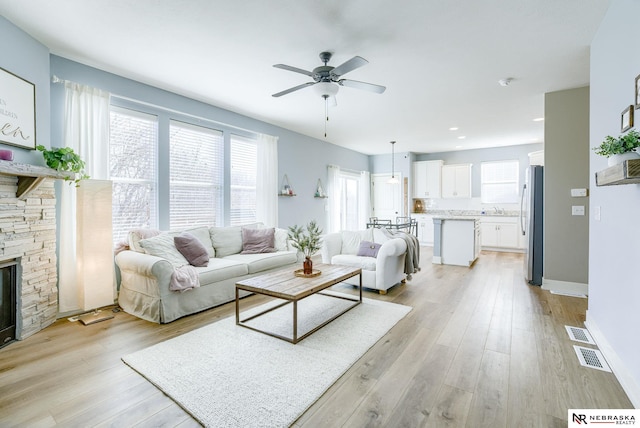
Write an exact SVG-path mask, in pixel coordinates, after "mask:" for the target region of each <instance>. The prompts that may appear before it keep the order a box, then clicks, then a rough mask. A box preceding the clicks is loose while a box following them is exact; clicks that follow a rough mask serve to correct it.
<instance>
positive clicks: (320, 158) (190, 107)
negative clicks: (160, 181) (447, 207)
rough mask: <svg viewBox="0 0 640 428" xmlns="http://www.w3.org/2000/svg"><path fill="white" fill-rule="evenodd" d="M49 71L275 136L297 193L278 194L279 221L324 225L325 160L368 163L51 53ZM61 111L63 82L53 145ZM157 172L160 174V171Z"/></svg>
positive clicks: (233, 128)
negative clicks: (321, 188)
mask: <svg viewBox="0 0 640 428" xmlns="http://www.w3.org/2000/svg"><path fill="white" fill-rule="evenodd" d="M51 74H52V75H55V76H57V77H59V78H60V79H64V80H70V81H73V82H77V83H83V84H87V85H90V86H93V87H97V88H100V89H104V90H106V91H109V92H110V93H112V94H113V95H115V96H121V97H126V98H129V99H133V100H136V101H139V102H142V103H147V104H151V105H153V106H158V107H161V108H164V109H170V110H174V111H178V112H182V113H184V114H188V115H192V116H196V117H202V118H206V119H208V120H210V121H213V122H216V123H217V124H219V125H220V126H216V128H217V129H220V130H222V131H228V132H236V133H237V132H238V131H237V130H238V129H244V130H250V131H253V132H255V133H264V134H270V135H275V136H277V137H279V141H278V169H279V171H278V182H279V183H281V182H282V178H283V176H284V174H287V176H288V178H289V182H290V184H291V186H292V187H293V189H294V190H295V192H296V194H297V196H296V197H293V198H286V197H279V198H278V205H279V219H278V220H279V225H280V226H281V227H287V226H290V225H293V224H304V223H307V222H308V221H309V220H313V219H315V220H317V221H318V223H319V225H320V227H322V228H323V229H324V228H325V226H326V212H325V203H326V200H324V199H315V198H314V197H313V195H314V193H315V189H316V184H317V181H318V179H319V178H320V179H321V180H322V182H323V183H324V184H325V185H326V182H327V165H329V164H336V165H339V166H340V167H342V168H348V169H353V170H368V169H369V157H368V156H367V155H364V154H361V153H358V152H355V151H353V150H348V149H345V148H343V147H339V146H336V145H334V144H330V143H327V142H325V141H322V140H319V139H315V138H311V137H308V136H305V135H301V134H298V133H295V132H292V131H289V130H287V129H284V128H280V127H277V126H274V125H271V124H268V123H265V122H262V121H259V120H256V119H252V118H249V117H246V116H242V115H240V114H237V113H233V112H231V111H228V110H224V109H221V108H218V107H215V106H212V105H209V104H205V103H202V102H199V101H195V100H193V99H190V98H186V97H183V96H180V95H176V94H174V93H171V92H167V91H164V90H161V89H158V88H155V87H152V86H149V85H145V84H142V83H140V82H136V81H133V80H130V79H126V78H123V77H120V76H117V75H115V74H111V73H107V72H104V71H101V70H98V69H95V68H92V67H88V66H86V65H83V64H79V63H77V62H74V61H70V60H68V59H65V58H61V57H58V56H55V55H52V56H51ZM63 111H64V86H63V85H61V84H53V85H52V88H51V118H52V121H51V136H52V137H51V138H52V144H53V145H54V146H60V145H62V136H63V128H62V127H63V123H64V121H63ZM156 113H159V114H161V115H162V114H164V115H168V113H166V112H165V113H162V110H161V109H158V110H156ZM160 120H162V119H160ZM160 173H161V174H162V171H160ZM161 210H162V207H161ZM165 223H166V224H165ZM167 224H168V220H167V218H166V216H161V224H160V227H161V228H166V227H167Z"/></svg>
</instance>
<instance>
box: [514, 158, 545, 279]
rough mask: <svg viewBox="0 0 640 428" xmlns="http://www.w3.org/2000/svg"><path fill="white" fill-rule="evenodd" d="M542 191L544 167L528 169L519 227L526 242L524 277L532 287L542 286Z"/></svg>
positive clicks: (521, 202)
mask: <svg viewBox="0 0 640 428" xmlns="http://www.w3.org/2000/svg"><path fill="white" fill-rule="evenodd" d="M543 189H544V167H542V166H539V165H532V166H530V167H528V168H527V172H526V174H525V183H524V186H523V188H522V200H521V201H520V227H521V229H522V234H523V235H524V236H525V241H526V246H525V257H524V277H525V279H526V280H527V282H528V283H529V284H532V285H542V273H543V266H542V251H543V249H542V238H543V232H542V226H543V222H542V217H543V214H544V213H543V208H542V204H543V197H542V196H543Z"/></svg>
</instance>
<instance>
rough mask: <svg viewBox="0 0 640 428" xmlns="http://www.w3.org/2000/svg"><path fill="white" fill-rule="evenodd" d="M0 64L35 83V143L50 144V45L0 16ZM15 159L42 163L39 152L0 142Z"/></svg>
mask: <svg viewBox="0 0 640 428" xmlns="http://www.w3.org/2000/svg"><path fill="white" fill-rule="evenodd" d="M0 40H2V53H1V54H0V67H2V68H4V69H5V70H7V71H10V72H11V73H13V74H15V75H17V76H20V77H22V78H23V79H25V80H27V81H29V82H31V83H33V84H34V85H35V87H36V144H42V145H43V146H45V147H49V146H50V144H49V134H50V132H49V129H50V127H49V124H50V121H49V49H47V48H46V47H45V46H43V45H42V44H40V43H39V42H37V41H36V40H35V39H33V38H32V37H31V36H29V35H28V34H26V33H25V32H23V31H22V30H20V29H19V28H17V27H16V26H14V25H13V24H11V23H10V22H9V21H7V20H6V19H4V18H3V17H1V16H0ZM0 148H1V149H9V150H12V151H13V158H14V160H15V161H16V162H22V163H30V164H34V165H44V161H43V160H42V155H41V153H40V152H36V151H34V150H29V149H24V148H20V147H14V146H10V145H7V144H2V143H0Z"/></svg>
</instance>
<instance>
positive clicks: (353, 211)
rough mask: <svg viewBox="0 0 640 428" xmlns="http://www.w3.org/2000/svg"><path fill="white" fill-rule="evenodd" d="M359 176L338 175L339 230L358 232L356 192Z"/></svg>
mask: <svg viewBox="0 0 640 428" xmlns="http://www.w3.org/2000/svg"><path fill="white" fill-rule="evenodd" d="M359 186H360V175H358V174H352V173H348V172H341V173H340V228H341V229H342V230H358V229H359V228H360V225H359V224H358V218H359V217H358V200H359V196H358V192H359Z"/></svg>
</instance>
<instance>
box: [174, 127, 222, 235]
mask: <svg viewBox="0 0 640 428" xmlns="http://www.w3.org/2000/svg"><path fill="white" fill-rule="evenodd" d="M169 135H170V136H169V144H170V147H171V148H170V190H169V199H170V201H169V227H170V228H171V229H179V228H184V227H187V226H194V225H207V226H217V225H222V224H223V223H224V219H223V216H222V206H223V205H222V204H223V196H224V195H223V193H224V192H223V171H224V144H223V138H222V132H220V131H216V130H213V129H209V128H204V127H201V126H195V125H190V124H187V123H183V122H178V121H171V123H170V130H169Z"/></svg>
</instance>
